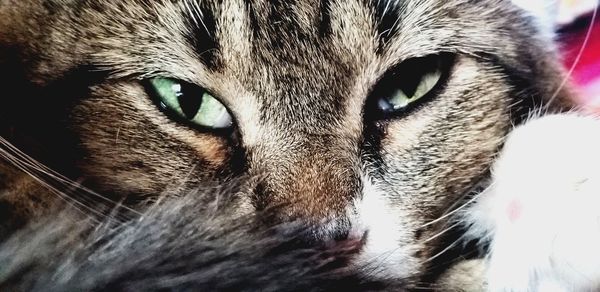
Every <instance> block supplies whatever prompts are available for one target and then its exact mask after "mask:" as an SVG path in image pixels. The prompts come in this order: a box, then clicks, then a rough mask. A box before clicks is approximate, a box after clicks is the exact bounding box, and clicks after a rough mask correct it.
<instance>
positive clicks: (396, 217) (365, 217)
mask: <svg viewBox="0 0 600 292" xmlns="http://www.w3.org/2000/svg"><path fill="white" fill-rule="evenodd" d="M363 185H364V187H363V199H362V200H358V199H357V200H356V201H355V203H354V205H355V208H353V209H351V210H349V218H352V233H358V234H361V235H362V234H363V233H364V232H365V231H366V232H367V240H366V243H365V246H364V248H363V251H362V252H361V254H360V255H359V256H358V258H357V262H356V265H357V266H359V267H363V268H365V269H368V270H372V271H373V273H374V274H376V275H377V276H380V277H391V278H399V279H402V278H406V277H409V276H410V275H413V274H414V273H415V271H416V267H417V262H416V259H415V258H414V257H413V256H412V255H413V254H414V252H415V251H416V250H415V248H416V247H413V246H410V245H409V244H408V242H410V240H411V239H410V237H409V236H408V234H407V233H406V232H404V231H403V230H406V228H407V226H406V224H404V222H402V216H401V215H400V214H401V213H400V210H395V208H394V207H392V205H391V204H390V202H388V200H387V199H386V198H385V196H384V195H383V192H381V191H380V190H378V189H377V188H376V186H375V185H373V183H372V182H371V180H370V179H369V178H365V179H364V182H363Z"/></svg>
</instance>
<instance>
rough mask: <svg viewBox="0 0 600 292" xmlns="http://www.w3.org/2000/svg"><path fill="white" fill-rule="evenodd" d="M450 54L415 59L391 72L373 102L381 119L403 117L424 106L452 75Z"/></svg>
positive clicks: (376, 92) (377, 87)
mask: <svg viewBox="0 0 600 292" xmlns="http://www.w3.org/2000/svg"><path fill="white" fill-rule="evenodd" d="M449 59H451V57H450V56H449V54H442V55H431V56H426V57H422V58H413V59H409V60H406V61H404V62H402V63H401V64H400V65H398V66H397V67H395V68H394V69H393V70H391V71H389V72H388V73H387V74H386V75H385V76H384V77H383V78H382V79H381V80H380V81H379V83H378V84H377V85H376V87H375V89H374V90H373V92H372V94H371V97H370V100H371V102H372V104H373V105H372V106H371V111H374V112H375V114H376V115H377V116H379V117H380V118H381V117H388V116H390V115H395V114H401V113H404V112H406V111H407V110H410V109H411V108H413V107H414V106H416V105H418V104H420V103H421V102H424V101H425V100H426V99H428V97H429V96H431V95H433V94H434V93H435V91H436V90H437V89H438V88H440V87H441V85H443V83H444V82H445V80H446V79H447V77H448V74H449V64H450V62H449Z"/></svg>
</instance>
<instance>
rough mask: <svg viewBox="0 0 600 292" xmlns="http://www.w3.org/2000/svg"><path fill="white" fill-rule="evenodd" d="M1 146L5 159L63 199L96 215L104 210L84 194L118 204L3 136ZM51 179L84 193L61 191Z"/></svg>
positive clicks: (123, 208)
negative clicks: (25, 151) (97, 207)
mask: <svg viewBox="0 0 600 292" xmlns="http://www.w3.org/2000/svg"><path fill="white" fill-rule="evenodd" d="M0 146H3V147H2V148H0V154H1V156H2V157H3V158H4V159H6V160H7V161H9V162H10V163H11V164H13V165H14V166H16V167H17V168H18V169H20V170H21V171H23V172H25V173H26V174H28V175H29V176H31V177H32V178H33V179H34V180H36V181H37V182H39V183H40V184H41V185H42V186H44V187H46V188H48V189H50V190H51V191H52V192H53V193H54V194H56V195H58V196H59V197H60V198H61V199H62V200H65V201H68V202H69V203H72V202H77V204H78V205H80V206H85V209H86V210H87V211H90V212H92V213H94V214H95V215H102V212H100V211H97V210H95V209H94V208H92V207H90V206H89V205H93V204H94V201H92V199H91V198H89V199H86V196H84V195H90V196H92V197H95V198H98V199H100V200H102V201H105V202H108V203H110V204H115V205H116V204H118V202H114V201H113V200H110V199H108V198H106V197H105V196H102V195H100V194H98V193H96V192H94V191H92V190H90V189H88V188H85V187H84V186H82V185H81V184H80V183H78V182H75V181H73V180H71V179H69V178H67V177H65V176H63V175H61V174H59V173H57V172H55V171H53V170H52V169H50V168H48V167H47V166H45V165H44V164H42V163H40V162H38V161H37V160H35V159H33V158H32V157H31V156H28V155H27V154H25V153H23V152H22V151H20V150H19V149H18V148H17V147H15V146H14V145H12V144H11V143H9V142H8V141H7V140H6V139H4V138H2V137H0ZM49 181H53V182H55V183H56V184H58V185H60V186H61V188H66V189H68V190H70V191H69V192H73V193H74V192H76V191H77V192H82V193H83V195H78V196H72V195H68V193H67V192H65V191H61V190H60V189H59V188H58V187H57V186H55V185H53V184H51V183H49ZM119 208H120V209H122V210H126V211H128V212H131V213H133V214H136V215H140V214H141V213H139V212H138V211H136V210H134V209H132V208H130V207H127V206H120V207H119ZM83 213H85V212H83ZM122 216H125V215H122ZM123 220H127V218H123Z"/></svg>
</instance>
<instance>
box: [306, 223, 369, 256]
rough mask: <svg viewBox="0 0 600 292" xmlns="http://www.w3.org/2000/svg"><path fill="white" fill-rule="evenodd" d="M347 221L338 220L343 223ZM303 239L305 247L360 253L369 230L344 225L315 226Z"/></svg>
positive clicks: (309, 229) (308, 229)
mask: <svg viewBox="0 0 600 292" xmlns="http://www.w3.org/2000/svg"><path fill="white" fill-rule="evenodd" d="M342 221H345V220H338V222H342ZM306 231H307V232H305V233H304V236H303V237H302V238H301V240H302V241H303V243H304V245H305V246H309V247H315V246H317V247H322V248H324V249H326V250H337V251H345V252H347V253H358V252H360V251H361V249H362V247H363V246H364V245H365V243H366V241H367V237H368V230H365V229H363V228H359V227H355V226H351V225H349V224H348V223H347V222H344V223H342V224H324V225H317V226H315V225H313V226H311V227H309V228H307V230H306Z"/></svg>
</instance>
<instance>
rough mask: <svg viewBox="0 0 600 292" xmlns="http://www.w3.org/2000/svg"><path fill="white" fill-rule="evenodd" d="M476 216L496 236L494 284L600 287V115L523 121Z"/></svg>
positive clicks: (496, 287)
mask: <svg viewBox="0 0 600 292" xmlns="http://www.w3.org/2000/svg"><path fill="white" fill-rule="evenodd" d="M492 178H493V182H492V186H491V187H490V189H489V190H488V191H487V192H485V193H484V194H482V195H481V197H480V198H479V200H478V202H477V203H476V204H475V206H474V207H473V208H472V209H471V210H470V211H469V213H468V215H467V216H469V217H470V220H471V222H473V223H474V228H473V229H471V232H473V233H475V234H476V236H478V237H487V238H488V239H489V240H490V243H491V247H490V254H489V258H488V271H487V278H488V283H489V288H490V290H491V291H598V290H599V289H600V119H597V118H593V117H584V116H580V115H576V114H561V115H549V116H544V117H541V118H538V119H535V120H532V121H529V122H528V123H526V124H525V125H523V126H520V127H518V128H516V129H515V130H514V131H513V132H512V133H511V134H510V136H509V137H508V140H507V142H506V145H505V148H504V150H503V151H502V153H501V155H500V157H499V158H498V160H497V162H496V163H495V165H494V167H493V170H492Z"/></svg>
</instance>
